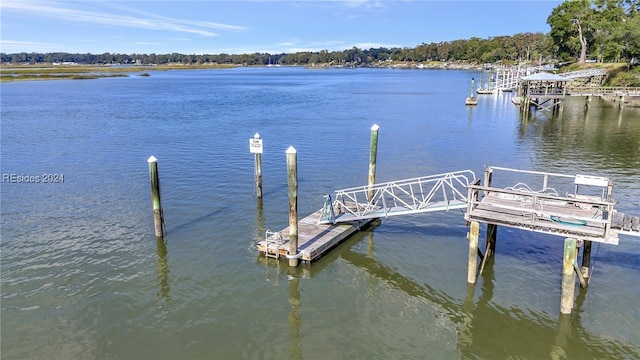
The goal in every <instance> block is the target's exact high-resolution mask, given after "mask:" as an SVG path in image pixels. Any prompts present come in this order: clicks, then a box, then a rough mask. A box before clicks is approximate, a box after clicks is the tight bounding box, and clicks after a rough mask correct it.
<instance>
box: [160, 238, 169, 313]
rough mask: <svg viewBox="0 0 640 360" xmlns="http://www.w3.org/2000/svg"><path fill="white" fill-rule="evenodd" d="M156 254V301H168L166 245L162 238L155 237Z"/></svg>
mask: <svg viewBox="0 0 640 360" xmlns="http://www.w3.org/2000/svg"><path fill="white" fill-rule="evenodd" d="M156 253H157V254H158V261H157V263H156V276H157V278H158V283H159V287H160V289H159V291H158V294H157V296H158V300H162V301H169V300H171V296H170V295H169V291H170V290H171V287H170V285H169V264H168V262H167V244H166V242H165V239H164V237H163V236H158V237H156Z"/></svg>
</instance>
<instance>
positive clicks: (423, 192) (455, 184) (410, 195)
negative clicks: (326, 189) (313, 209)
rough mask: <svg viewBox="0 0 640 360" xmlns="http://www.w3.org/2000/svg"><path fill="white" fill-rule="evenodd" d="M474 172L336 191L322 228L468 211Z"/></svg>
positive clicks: (329, 200)
mask: <svg viewBox="0 0 640 360" xmlns="http://www.w3.org/2000/svg"><path fill="white" fill-rule="evenodd" d="M474 182H476V176H475V174H474V173H473V171H471V170H462V171H457V172H450V173H444V174H437V175H430V176H424V177H419V178H413V179H406V180H399V181H391V182H386V183H380V184H374V185H371V186H369V185H365V186H359V187H354V188H349V189H342V190H336V191H335V196H334V197H333V198H332V197H331V195H327V196H326V201H325V204H324V207H323V209H322V214H321V217H320V220H319V221H318V223H319V224H335V223H338V222H352V221H357V220H365V219H372V218H386V217H388V216H397V215H409V214H420V213H426V212H433V211H448V210H452V209H465V208H466V207H467V186H469V184H472V183H474Z"/></svg>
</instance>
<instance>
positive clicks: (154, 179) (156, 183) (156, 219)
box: [147, 155, 164, 237]
mask: <svg viewBox="0 0 640 360" xmlns="http://www.w3.org/2000/svg"><path fill="white" fill-rule="evenodd" d="M147 162H148V163H149V178H150V180H151V201H152V204H153V223H154V227H155V232H156V236H157V237H161V236H164V216H163V214H162V202H161V201H160V178H159V177H158V159H156V158H155V157H154V156H153V155H151V157H149V159H148V160H147Z"/></svg>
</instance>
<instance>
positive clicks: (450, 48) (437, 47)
mask: <svg viewBox="0 0 640 360" xmlns="http://www.w3.org/2000/svg"><path fill="white" fill-rule="evenodd" d="M550 55H551V47H550V43H549V42H548V41H547V37H546V36H545V35H544V34H542V33H523V34H516V35H513V36H498V37H491V38H488V39H480V38H471V39H469V40H455V41H449V42H439V43H430V44H424V43H423V44H421V45H418V46H416V47H414V48H390V49H388V48H384V47H381V48H371V49H368V50H364V49H359V48H357V47H353V48H351V49H348V50H342V51H327V50H322V51H318V52H311V51H309V52H297V53H292V54H285V53H282V54H268V53H254V54H240V55H231V54H203V55H195V54H191V55H189V54H179V53H171V54H111V53H104V54H88V53H87V54H71V53H63V52H54V53H44V54H43V53H26V52H22V53H15V54H6V53H0V57H1V61H2V63H29V64H38V63H78V64H95V65H101V64H143V65H150V64H184V65H202V64H235V65H269V64H272V65H312V64H345V63H349V64H360V65H362V64H372V63H378V62H384V61H388V60H393V61H414V62H425V61H465V62H495V61H500V60H504V61H518V60H531V59H538V58H539V57H540V56H543V57H545V58H546V57H548V56H550Z"/></svg>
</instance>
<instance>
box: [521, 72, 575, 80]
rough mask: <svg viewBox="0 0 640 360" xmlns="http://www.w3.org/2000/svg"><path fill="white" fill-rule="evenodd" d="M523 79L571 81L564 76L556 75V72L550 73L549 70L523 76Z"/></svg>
mask: <svg viewBox="0 0 640 360" xmlns="http://www.w3.org/2000/svg"><path fill="white" fill-rule="evenodd" d="M522 80H524V81H570V80H571V79H570V78H567V77H564V76H560V75H556V74H550V73H547V72H539V73H537V74H533V75H529V76H523V77H522Z"/></svg>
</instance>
